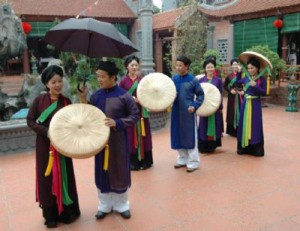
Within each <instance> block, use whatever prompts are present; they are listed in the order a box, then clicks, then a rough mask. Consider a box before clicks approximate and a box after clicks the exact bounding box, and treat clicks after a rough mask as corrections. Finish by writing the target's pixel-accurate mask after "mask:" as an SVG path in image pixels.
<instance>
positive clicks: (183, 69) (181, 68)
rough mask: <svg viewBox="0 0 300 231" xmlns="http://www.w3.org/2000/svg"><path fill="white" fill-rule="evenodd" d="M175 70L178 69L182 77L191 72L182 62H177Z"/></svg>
mask: <svg viewBox="0 0 300 231" xmlns="http://www.w3.org/2000/svg"><path fill="white" fill-rule="evenodd" d="M175 68H176V71H177V73H178V74H179V75H181V76H184V75H186V74H187V73H188V71H189V66H188V65H185V64H184V63H183V62H181V61H176V64H175Z"/></svg>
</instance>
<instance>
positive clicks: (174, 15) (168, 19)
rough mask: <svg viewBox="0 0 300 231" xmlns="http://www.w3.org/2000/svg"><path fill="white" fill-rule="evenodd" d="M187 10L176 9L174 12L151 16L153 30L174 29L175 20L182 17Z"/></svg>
mask: <svg viewBox="0 0 300 231" xmlns="http://www.w3.org/2000/svg"><path fill="white" fill-rule="evenodd" d="M186 10H187V8H183V7H181V8H178V9H175V10H170V11H165V12H162V13H159V14H154V15H153V30H154V31H158V30H164V29H168V28H174V25H175V22H176V20H177V19H178V18H179V17H180V15H182V14H183V13H184V12H185V11H186Z"/></svg>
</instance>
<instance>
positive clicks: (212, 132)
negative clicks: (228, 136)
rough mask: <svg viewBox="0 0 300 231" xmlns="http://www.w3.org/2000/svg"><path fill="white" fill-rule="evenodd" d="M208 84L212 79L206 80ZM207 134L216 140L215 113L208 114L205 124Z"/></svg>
mask: <svg viewBox="0 0 300 231" xmlns="http://www.w3.org/2000/svg"><path fill="white" fill-rule="evenodd" d="M208 82H209V83H210V84H212V83H211V82H212V79H210V80H208ZM206 135H207V136H211V137H213V140H216V120H215V113H214V114H212V115H210V116H208V126H207V133H206Z"/></svg>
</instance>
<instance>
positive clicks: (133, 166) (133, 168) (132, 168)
mask: <svg viewBox="0 0 300 231" xmlns="http://www.w3.org/2000/svg"><path fill="white" fill-rule="evenodd" d="M130 170H131V171H139V170H140V167H137V166H135V165H130Z"/></svg>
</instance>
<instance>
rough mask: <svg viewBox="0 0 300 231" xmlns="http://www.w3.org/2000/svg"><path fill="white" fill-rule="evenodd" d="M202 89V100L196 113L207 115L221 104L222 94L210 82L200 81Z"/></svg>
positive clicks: (212, 112)
mask: <svg viewBox="0 0 300 231" xmlns="http://www.w3.org/2000/svg"><path fill="white" fill-rule="evenodd" d="M201 87H202V89H203V91H204V101H203V103H202V105H201V106H200V107H199V108H198V109H197V111H196V114H197V115H199V116H203V117H207V116H210V115H212V114H214V113H215V112H216V111H217V110H218V108H219V107H220V105H221V101H222V96H221V93H220V91H219V89H218V88H217V87H216V86H215V85H213V84H211V83H201Z"/></svg>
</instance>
